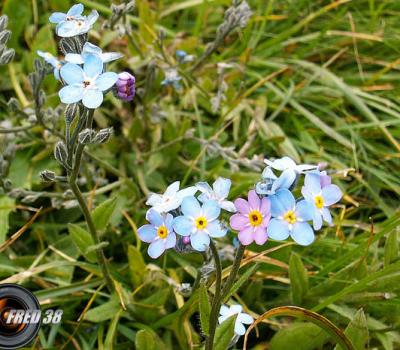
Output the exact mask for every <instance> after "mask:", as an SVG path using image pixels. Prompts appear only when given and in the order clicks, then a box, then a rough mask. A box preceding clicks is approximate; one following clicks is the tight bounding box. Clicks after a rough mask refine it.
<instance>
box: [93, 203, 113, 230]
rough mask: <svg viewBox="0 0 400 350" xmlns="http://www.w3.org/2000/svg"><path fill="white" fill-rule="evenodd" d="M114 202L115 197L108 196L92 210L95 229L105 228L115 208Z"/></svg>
mask: <svg viewBox="0 0 400 350" xmlns="http://www.w3.org/2000/svg"><path fill="white" fill-rule="evenodd" d="M116 203H117V198H116V197H115V198H110V199H107V200H106V201H105V202H103V203H101V204H100V205H99V206H98V207H97V208H96V209H94V210H93V212H92V217H93V222H94V226H95V227H96V230H99V231H104V230H105V229H106V227H107V225H108V223H109V222H110V219H111V215H112V214H113V212H114V210H115V205H116Z"/></svg>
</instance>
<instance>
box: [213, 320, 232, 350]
mask: <svg viewBox="0 0 400 350" xmlns="http://www.w3.org/2000/svg"><path fill="white" fill-rule="evenodd" d="M235 322H236V316H231V317H229V318H228V319H227V320H225V321H224V322H222V323H221V324H220V325H219V326H218V328H217V330H216V332H215V338H214V348H213V349H214V350H226V349H227V348H228V345H229V343H230V342H231V340H232V338H233V336H234V330H235Z"/></svg>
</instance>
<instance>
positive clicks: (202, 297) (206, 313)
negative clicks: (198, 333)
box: [199, 283, 211, 335]
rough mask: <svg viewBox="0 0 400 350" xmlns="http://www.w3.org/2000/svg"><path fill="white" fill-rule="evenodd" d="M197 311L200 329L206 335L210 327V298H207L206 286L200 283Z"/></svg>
mask: <svg viewBox="0 0 400 350" xmlns="http://www.w3.org/2000/svg"><path fill="white" fill-rule="evenodd" d="M199 311H200V322H201V329H202V331H203V333H204V334H205V335H208V332H209V329H210V312H211V306H210V300H209V299H208V294H207V288H206V286H205V285H204V284H203V283H202V284H200V288H199Z"/></svg>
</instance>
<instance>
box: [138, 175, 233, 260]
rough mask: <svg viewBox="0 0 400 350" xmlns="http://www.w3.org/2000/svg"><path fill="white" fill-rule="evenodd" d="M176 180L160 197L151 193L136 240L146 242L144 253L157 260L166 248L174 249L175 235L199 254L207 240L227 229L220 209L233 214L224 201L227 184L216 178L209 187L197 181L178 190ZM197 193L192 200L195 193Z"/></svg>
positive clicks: (222, 233) (208, 241) (226, 193)
mask: <svg viewBox="0 0 400 350" xmlns="http://www.w3.org/2000/svg"><path fill="white" fill-rule="evenodd" d="M179 186H180V183H179V181H176V182H174V183H173V184H171V185H170V186H169V187H168V188H167V190H166V191H165V193H164V194H155V193H153V194H151V195H150V196H149V198H148V200H147V202H146V204H147V205H149V206H151V208H150V209H149V210H148V212H147V214H146V219H147V221H149V224H147V225H144V226H142V227H140V228H139V230H138V233H139V237H140V238H141V239H142V240H143V241H144V242H147V243H150V246H149V248H148V253H149V255H150V256H151V257H152V258H158V257H159V256H160V255H161V254H162V253H163V252H164V251H165V250H166V249H169V248H173V247H175V244H176V241H177V237H176V234H177V235H179V236H180V237H181V239H182V241H183V242H184V243H185V244H190V245H191V247H192V248H193V249H194V250H197V251H199V252H203V251H205V250H206V249H207V247H208V246H209V245H210V240H211V238H219V237H223V236H225V235H226V233H227V230H228V229H227V227H226V226H225V225H224V224H223V223H222V222H221V221H220V220H219V216H220V214H221V209H223V210H227V211H235V207H234V205H233V203H232V202H229V201H228V200H227V197H228V195H229V190H230V187H231V181H230V180H229V179H224V178H218V179H217V180H216V181H215V182H214V184H213V186H212V187H211V186H210V185H209V184H207V183H205V182H199V183H197V184H196V186H192V187H188V188H185V189H182V190H180V189H179ZM199 191H200V192H201V194H200V195H199V196H198V197H197V198H196V197H195V195H196V193H197V192H199Z"/></svg>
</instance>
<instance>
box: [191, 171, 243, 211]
mask: <svg viewBox="0 0 400 350" xmlns="http://www.w3.org/2000/svg"><path fill="white" fill-rule="evenodd" d="M196 187H197V189H198V190H199V191H200V192H201V195H200V196H199V197H198V198H199V201H200V202H202V203H204V202H205V201H207V200H210V199H211V200H215V201H216V202H217V203H218V204H219V206H220V207H221V209H224V210H226V211H229V212H231V213H234V212H236V208H235V205H234V204H233V203H232V202H231V201H228V200H227V197H228V195H229V190H230V189H231V180H229V179H225V178H223V177H219V178H218V179H217V180H215V182H214V183H213V186H212V188H211V186H210V185H209V184H208V183H207V182H198V183H197V184H196Z"/></svg>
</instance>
